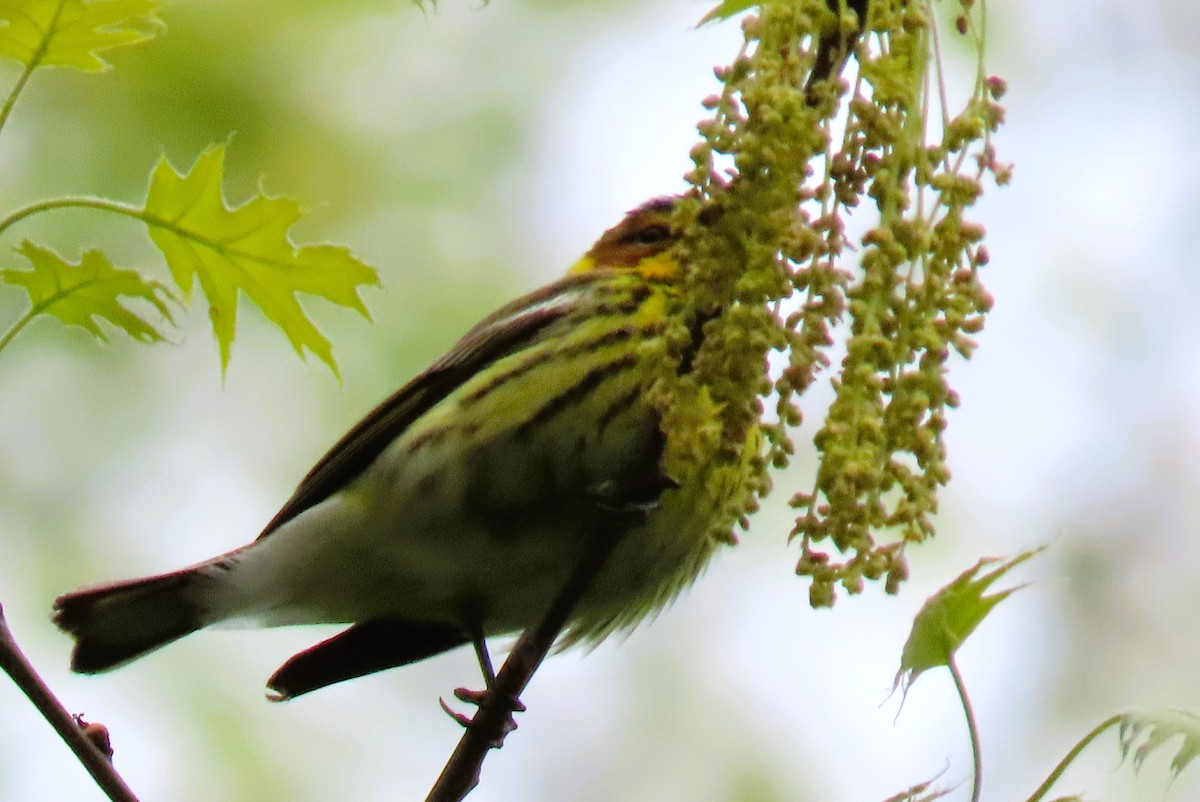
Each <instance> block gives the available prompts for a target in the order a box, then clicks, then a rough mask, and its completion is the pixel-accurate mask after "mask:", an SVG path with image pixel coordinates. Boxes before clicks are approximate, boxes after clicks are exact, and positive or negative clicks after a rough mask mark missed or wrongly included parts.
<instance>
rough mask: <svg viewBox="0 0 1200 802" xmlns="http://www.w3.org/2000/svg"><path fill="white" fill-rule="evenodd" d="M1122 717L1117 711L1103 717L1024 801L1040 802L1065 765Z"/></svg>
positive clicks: (1068, 764)
mask: <svg viewBox="0 0 1200 802" xmlns="http://www.w3.org/2000/svg"><path fill="white" fill-rule="evenodd" d="M1124 717H1125V715H1124V714H1123V713H1118V714H1117V715H1115V716H1110V717H1108V718H1106V719H1104V721H1101V722H1100V723H1099V724H1097V725H1096V726H1095V727H1093V728H1092V730H1091V732H1089V733H1088V734H1087V735H1085V736H1083V738H1082V739H1081V740H1080V741H1079V742H1078V743H1077V744H1075V746H1073V747H1071V751H1070V752H1067V754H1066V755H1065V756H1064V757H1063V759H1062V760H1060V761H1059V762H1058V765H1057V766H1055V767H1054V771H1052V772H1050V776H1049V777H1047V778H1046V781H1045V782H1044V783H1042V784H1041V785H1039V786H1038V789H1037V790H1036V791H1034V792H1033V794H1032V795H1030V797H1029V799H1027V800H1025V802H1040V800H1041V799H1043V798H1044V797H1045V796H1046V794H1048V793H1049V792H1050V789H1051V788H1052V787H1053V786H1054V784H1055V783H1056V782H1058V780H1059V778H1060V777H1062V775H1063V772H1065V771H1066V770H1067V767H1068V766H1070V765H1071V763H1072V762H1073V761H1074V760H1075V758H1077V757H1079V753H1080V752H1082V751H1083V750H1084V749H1087V748H1088V744H1090V743H1091V742H1092V741H1094V740H1096V738H1097V737H1098V736H1100V735H1101V734H1103V733H1104V731H1105V730H1107V729H1109V728H1111V727H1113V726H1115V725H1117V724H1120V723H1121V719H1123V718H1124Z"/></svg>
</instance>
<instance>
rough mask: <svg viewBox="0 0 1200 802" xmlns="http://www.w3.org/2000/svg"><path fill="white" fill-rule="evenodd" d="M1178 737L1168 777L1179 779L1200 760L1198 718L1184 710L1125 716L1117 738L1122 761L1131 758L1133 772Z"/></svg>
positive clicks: (1199, 719)
mask: <svg viewBox="0 0 1200 802" xmlns="http://www.w3.org/2000/svg"><path fill="white" fill-rule="evenodd" d="M1176 736H1179V737H1180V738H1182V741H1181V742H1180V744H1179V747H1178V749H1176V751H1175V756H1174V757H1173V758H1171V776H1172V778H1174V777H1178V776H1179V774H1180V773H1181V772H1182V771H1183V770H1184V769H1185V768H1187V766H1188V764H1189V763H1191V762H1192V761H1193V760H1195V759H1196V757H1197V756H1200V715H1197V714H1196V713H1192V712H1190V711H1187V710H1146V711H1135V712H1130V713H1125V714H1124V715H1123V716H1121V726H1120V729H1119V730H1118V734H1117V737H1118V738H1119V739H1120V746H1121V757H1122V758H1124V759H1129V757H1130V756H1131V755H1132V757H1133V768H1134V770H1135V771H1136V770H1138V769H1140V768H1141V767H1142V763H1144V762H1145V760H1146V758H1148V757H1149V756H1150V755H1151V753H1153V752H1155V751H1156V750H1158V749H1161V748H1162V747H1163V745H1164V744H1166V742H1167V741H1169V740H1171V739H1173V738H1175V737H1176Z"/></svg>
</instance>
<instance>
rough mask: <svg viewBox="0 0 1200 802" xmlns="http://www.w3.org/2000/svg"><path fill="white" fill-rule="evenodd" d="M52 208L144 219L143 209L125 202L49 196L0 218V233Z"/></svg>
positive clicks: (85, 197) (84, 196) (88, 197)
mask: <svg viewBox="0 0 1200 802" xmlns="http://www.w3.org/2000/svg"><path fill="white" fill-rule="evenodd" d="M52 209H100V210H102V211H106V212H113V213H114V214H120V215H124V216H125V217H132V218H134V219H137V220H145V219H146V214H145V211H144V210H142V209H140V208H138V207H137V206H130V205H129V204H127V203H120V202H119V201H114V200H108V199H107V198H93V197H90V196H87V195H80V196H71V197H65V198H51V199H50V200H44V201H38V202H36V203H31V204H29V205H28V206H22V207H21V208H20V209H17V210H16V211H15V212H12V213H11V214H9V215H8V216H7V217H4V218H0V234H3V233H4V232H5V231H7V230H8V229H9V228H10V227H12V226H13V225H15V224H16V223H19V222H21V221H22V220H24V219H25V218H26V217H32V216H33V215H35V214H39V213H41V212H48V211H50V210H52Z"/></svg>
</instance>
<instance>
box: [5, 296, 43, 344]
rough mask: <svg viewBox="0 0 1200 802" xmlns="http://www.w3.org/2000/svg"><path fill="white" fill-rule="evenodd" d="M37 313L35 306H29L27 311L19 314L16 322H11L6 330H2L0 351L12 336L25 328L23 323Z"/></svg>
mask: <svg viewBox="0 0 1200 802" xmlns="http://www.w3.org/2000/svg"><path fill="white" fill-rule="evenodd" d="M37 313H38V309H37V307H35V306H31V307H29V309H28V311H26V312H25V314H23V315H21V317H20V319H19V320H17V322H16V323H14V324H12V326H11V327H10V328H9V330H8V331H6V332H4V336H3V337H0V353H2V352H3V351H4V349H5V348H6V347H7V346H8V344H9V343H10V342H12V339H13V337H16V336H17V335H18V334H19V333H20V332H21V329H23V328H25V325H26V324H27V323H29V321H31V320H33V318H34V316H35V315H37Z"/></svg>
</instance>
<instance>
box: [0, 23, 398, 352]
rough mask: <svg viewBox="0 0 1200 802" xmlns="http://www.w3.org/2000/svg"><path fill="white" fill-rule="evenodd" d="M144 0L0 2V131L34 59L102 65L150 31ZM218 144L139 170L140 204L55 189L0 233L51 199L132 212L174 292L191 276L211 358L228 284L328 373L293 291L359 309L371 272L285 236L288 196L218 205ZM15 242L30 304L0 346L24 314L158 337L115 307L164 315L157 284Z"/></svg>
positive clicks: (224, 330) (102, 262) (336, 250)
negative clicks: (147, 308) (7, 61)
mask: <svg viewBox="0 0 1200 802" xmlns="http://www.w3.org/2000/svg"><path fill="white" fill-rule="evenodd" d="M155 8H156V2H155V1H154V0H100V1H99V2H81V0H0V23H3V24H2V25H0V55H7V56H12V57H13V58H16V59H18V60H19V61H21V63H22V64H24V65H25V70H24V71H23V72H22V74H21V76H20V77H19V78H18V79H17V81H16V82H15V83H14V85H13V87H12V90H11V91H10V92H9V94H8V97H7V99H6V101H5V103H4V106H3V108H2V109H0V129H2V128H3V126H4V124H5V122H6V121H7V119H8V116H9V114H10V113H11V111H12V108H13V105H14V104H15V102H16V99H17V97H18V95H19V94H20V93H21V91H22V89H23V88H24V87H25V85H26V83H27V81H28V79H29V76H30V75H31V74H32V72H33V71H34V70H36V69H38V68H39V67H47V66H69V67H75V68H78V69H80V70H85V71H101V70H104V69H106V68H107V67H108V66H109V65H108V64H107V62H105V61H104V60H103V59H102V58H101V57H100V56H99V53H100V52H102V51H104V50H108V49H111V48H114V47H119V46H122V45H130V44H135V43H137V42H142V41H145V40H146V39H148V38H150V36H151V35H152V33H151V32H150V27H151V26H153V25H155V24H161V23H159V22H158V20H157V19H156V18H155V17H154V16H153V12H154V10H155ZM224 156H225V148H224V147H223V146H211V147H209V148H208V149H207V150H205V151H204V152H203V153H202V154H201V155H200V156H199V157H198V158H197V159H196V163H195V164H194V166H193V167H192V169H191V170H190V171H189V172H188V173H187V174H181V173H178V172H176V171H175V170H174V168H172V167H171V165H170V164H169V163H168V162H167V160H166V159H165V158H164V159H161V160H160V161H159V163H158V165H157V166H156V167H155V168H154V171H153V173H152V175H151V178H150V187H149V190H148V193H147V199H146V205H145V207H144V208H137V207H133V206H128V205H125V204H122V203H118V202H116V201H110V200H106V199H103V198H87V197H79V198H55V199H51V200H46V201H41V202H38V203H34V204H31V205H29V206H26V207H24V208H21V209H18V210H16V211H14V212H12V213H11V214H9V215H8V216H7V217H4V218H3V219H0V233H2V232H4V231H6V230H7V229H8V228H10V227H11V226H13V225H15V224H16V223H18V222H20V221H21V220H23V219H25V218H27V217H31V216H33V215H35V214H39V213H42V212H46V211H50V210H54V209H63V208H70V207H76V208H90V209H97V210H102V211H107V212H112V213H115V214H120V215H123V216H126V217H133V218H136V219H138V220H141V221H142V222H144V223H145V224H146V225H147V226H148V227H149V229H150V237H151V239H152V240H153V241H154V243H155V245H157V246H158V248H159V250H161V251H162V253H163V256H164V257H165V258H166V261H167V266H168V268H169V270H170V275H171V278H172V279H173V280H174V282H175V284H176V286H177V287H178V288H179V290H180V291H181V294H182V296H183V297H184V298H185V299H190V298H191V296H192V288H193V284H194V282H195V281H197V280H198V281H199V283H200V286H201V288H202V290H203V291H204V295H205V297H206V299H207V301H208V308H209V317H210V320H211V321H212V326H213V332H214V334H215V336H216V339H217V345H218V349H219V351H220V356H221V370H222V373H224V371H225V370H226V368H227V367H228V364H229V357H230V349H231V347H232V345H233V339H234V334H235V332H236V329H237V303H238V297H239V293H242V294H245V295H246V297H247V298H249V299H250V301H251V302H253V303H254V304H256V305H257V306H258V307H259V308H260V309H262V310H263V312H264V314H265V315H266V316H267V318H268V319H269V320H271V321H272V322H273V323H275V324H276V325H277V326H278V327H279V328H280V330H282V331H283V332H284V334H285V335H286V336H287V337H288V339H289V341H290V342H291V343H292V346H293V347H294V348H295V349H296V351H297V353H299V354H300V355H301V357H303V356H304V355H305V352H306V350H307V351H311V352H312V353H314V354H316V355H317V357H319V358H320V359H321V360H322V361H323V362H324V363H325V364H326V365H328V366H329V368H330V370H332V371H333V372H334V374H335V375H336V374H337V372H338V371H337V363H336V362H335V361H334V359H333V347H332V345H331V344H330V342H329V340H328V339H326V337H325V336H324V335H323V334H321V332H320V331H319V330H318V329H317V327H316V326H315V325H314V324H313V322H312V320H310V319H309V317H308V315H307V314H306V313H305V311H304V309H303V308H302V307H301V306H300V303H299V301H298V300H297V299H296V295H297V293H305V294H309V295H316V296H319V297H322V298H325V299H326V300H329V301H332V302H333V303H336V304H339V305H341V306H345V307H349V308H351V309H354V310H357V311H358V312H360V313H361V314H362V315H363V316H364V317H368V318H369V317H370V316H369V314H368V313H367V309H366V306H365V305H364V304H363V302H362V298H361V297H360V296H359V294H358V287H359V286H361V285H363V284H378V277H377V275H376V273H375V271H374V270H373V269H372V268H370V267H368V266H367V265H365V264H364V263H362V262H361V261H359V260H358V259H356V258H354V257H353V256H352V255H351V254H350V252H349V251H348V250H347V249H346V248H344V247H339V246H334V245H324V244H322V245H306V246H303V247H297V246H295V245H294V244H293V243H292V242H291V240H290V239H289V236H288V231H289V230H290V229H291V227H292V225H293V224H295V222H296V221H297V220H298V219H300V217H301V212H300V208H299V206H298V205H297V204H296V202H295V201H292V200H289V199H286V198H278V197H269V196H267V195H265V194H259V195H256V196H255V197H253V198H251V199H250V200H248V201H246V202H244V203H243V204H241V205H240V206H236V207H232V208H231V207H229V206H228V205H227V204H226V203H225V199H224V195H223V190H222V185H223V182H224ZM19 250H20V252H21V253H22V254H23V255H25V257H26V258H27V259H29V261H30V262H31V263H32V264H33V265H34V268H35V269H34V270H33V271H32V272H31V271H5V273H4V278H5V281H6V282H8V283H9V284H15V285H17V286H21V287H24V288H25V289H26V290H27V291H28V292H29V294H30V298H31V304H32V305H31V307H30V309H29V311H28V312H27V313H26V314H25V315H24V316H23V317H22V318H21V319H20V320H18V321H17V322H16V323H15V324H14V325H13V326H12V327H11V328H10V329H9V331H8V332H7V333H6V334H5V335H4V336H3V338H0V349H2V348H3V347H5V346H7V345H8V343H9V342H10V341H11V340H12V338H13V337H14V336H15V335H16V334H17V333H18V332H19V331H20V330H21V329H22V328H23V327H24V326H25V324H27V323H28V322H29V321H30V320H31V319H33V318H34V317H35V316H37V315H39V314H49V315H52V316H54V317H57V318H59V319H60V320H62V321H63V322H65V323H69V324H73V325H78V326H82V327H84V328H85V329H87V330H88V331H89V332H91V333H92V334H94V335H95V336H97V337H99V338H100V339H106V337H105V335H104V333H103V331H102V330H101V329H100V328H99V326H98V324H97V322H96V321H97V319H103V320H108V321H109V322H110V323H112V324H113V325H115V326H117V327H118V328H121V329H123V330H124V331H126V332H127V333H129V334H130V336H132V337H134V338H135V339H138V340H141V341H143V342H154V341H157V340H161V339H162V336H161V334H160V333H159V331H158V328H157V327H156V325H155V324H153V323H151V322H150V321H148V320H147V319H145V318H144V317H142V316H140V315H138V314H136V313H135V312H133V311H132V310H130V309H129V308H128V307H126V306H125V305H124V304H123V303H122V302H121V301H120V300H119V299H120V298H121V297H130V298H141V299H143V300H146V301H149V302H150V304H151V306H153V307H154V308H155V309H157V310H158V312H159V313H160V314H162V316H163V317H164V318H165V319H166V321H167V322H168V323H169V322H171V316H170V315H169V314H168V312H167V307H166V306H165V305H164V303H163V300H162V299H163V298H165V297H171V295H170V293H169V292H168V291H167V290H166V289H165V287H164V286H163V285H162V284H161V283H159V282H157V281H153V280H151V279H149V278H146V277H144V276H141V275H139V274H137V273H135V272H133V271H130V270H117V269H116V268H114V267H113V265H112V262H111V261H110V260H109V259H108V258H107V257H106V256H104V255H103V254H101V253H100V252H98V251H94V250H93V251H88V252H87V253H86V254H85V255H84V256H83V258H82V260H81V261H80V263H79V264H76V265H72V264H71V263H69V262H66V261H65V260H63V259H62V258H61V257H59V256H57V255H56V254H54V253H53V251H51V250H49V249H47V248H44V247H41V246H37V245H34V244H32V243H28V242H27V243H25V244H24V245H23V246H22V248H21V249H19Z"/></svg>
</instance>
